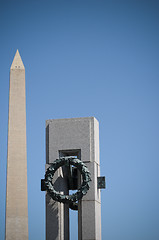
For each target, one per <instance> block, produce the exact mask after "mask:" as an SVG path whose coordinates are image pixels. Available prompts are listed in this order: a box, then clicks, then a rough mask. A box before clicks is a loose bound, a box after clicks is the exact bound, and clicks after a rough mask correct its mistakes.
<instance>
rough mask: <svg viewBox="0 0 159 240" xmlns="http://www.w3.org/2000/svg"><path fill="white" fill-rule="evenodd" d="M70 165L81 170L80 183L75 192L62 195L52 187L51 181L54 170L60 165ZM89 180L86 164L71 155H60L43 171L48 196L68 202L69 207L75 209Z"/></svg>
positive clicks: (87, 188) (86, 188) (85, 191)
mask: <svg viewBox="0 0 159 240" xmlns="http://www.w3.org/2000/svg"><path fill="white" fill-rule="evenodd" d="M64 165H66V166H70V165H73V166H75V167H77V169H78V170H79V171H80V172H81V175H82V184H81V186H80V187H79V188H78V189H77V192H76V193H73V194H72V195H63V194H61V193H60V192H58V191H56V190H55V189H54V184H53V183H52V180H53V176H54V174H55V172H56V170H57V169H58V168H59V167H62V166H64ZM90 181H91V174H90V172H89V170H88V168H87V166H86V165H85V164H84V163H83V162H82V161H81V160H79V159H77V158H72V157H62V158H60V159H56V160H55V161H54V162H53V163H51V165H50V166H49V168H48V169H47V170H46V173H45V186H46V190H47V192H48V194H49V195H50V197H51V198H52V199H53V200H55V201H58V202H62V203H68V204H69V207H70V208H71V209H74V210H77V208H78V203H77V201H78V200H80V199H82V197H83V196H84V195H86V193H87V191H88V190H89V188H90V185H89V182H90Z"/></svg>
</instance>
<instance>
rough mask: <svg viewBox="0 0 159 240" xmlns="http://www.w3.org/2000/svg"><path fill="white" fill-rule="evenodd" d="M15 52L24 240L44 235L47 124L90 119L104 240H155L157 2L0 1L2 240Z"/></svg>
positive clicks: (158, 218) (158, 232) (158, 198)
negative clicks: (23, 115) (23, 100)
mask: <svg viewBox="0 0 159 240" xmlns="http://www.w3.org/2000/svg"><path fill="white" fill-rule="evenodd" d="M17 48H18V49H19V52H20V54H21V57H22V60H23V62H24V65H25V68H26V97H27V157H28V203H29V240H44V236H45V226H44V217H45V212H44V211H45V207H44V192H41V191H40V179H41V178H43V176H44V171H45V120H46V119H52V118H70V117H88V116H95V117H96V118H97V119H98V120H99V123H100V156H101V175H104V176H106V181H107V189H106V190H103V191H102V237H103V240H105V239H106V240H158V239H159V191H158V190H159V186H158V183H159V1H153V0H150V1H146V0H145V1H141V0H138V1H136V0H129V1H122V0H121V1H120V0H116V1H114V0H112V1H107V0H105V1H100V0H99V1H97V0H96V1H94V0H81V1H79V0H76V1H75V0H74V1H73V0H72V1H69V0H68V1H67V0H65V1H59V0H56V1H55V0H46V1H44V0H43V1H41V0H38V1H35V0H32V1H17V0H15V1H11V0H8V1H2V0H1V1H0V112H1V114H0V186H1V187H0V189H1V190H0V239H2V240H4V232H5V188H6V163H7V124H8V97H9V69H10V66H11V63H12V61H13V57H14V54H15V52H16V50H17ZM74 222H76V221H74ZM74 224H75V223H74ZM73 226H74V225H73ZM73 228H74V229H75V227H73ZM74 235H75V230H72V240H76V237H74Z"/></svg>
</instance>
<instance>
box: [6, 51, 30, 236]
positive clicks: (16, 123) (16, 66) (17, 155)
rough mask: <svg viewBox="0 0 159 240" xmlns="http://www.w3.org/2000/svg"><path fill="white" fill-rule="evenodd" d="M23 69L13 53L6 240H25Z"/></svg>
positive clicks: (26, 224) (25, 176)
mask: <svg viewBox="0 0 159 240" xmlns="http://www.w3.org/2000/svg"><path fill="white" fill-rule="evenodd" d="M25 98H26V97H25V68H24V65H23V62H22V60H21V57H20V54H19V52H18V50H17V52H16V54H15V56H14V60H13V62H12V65H11V68H10V90H9V117H8V156H7V190H6V232H5V239H6V240H28V197H27V154H26V100H25Z"/></svg>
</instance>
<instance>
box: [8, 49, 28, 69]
mask: <svg viewBox="0 0 159 240" xmlns="http://www.w3.org/2000/svg"><path fill="white" fill-rule="evenodd" d="M10 69H25V67H24V64H23V62H22V59H21V56H20V54H19V51H18V49H17V51H16V54H15V56H14V59H13V62H12V65H11V68H10Z"/></svg>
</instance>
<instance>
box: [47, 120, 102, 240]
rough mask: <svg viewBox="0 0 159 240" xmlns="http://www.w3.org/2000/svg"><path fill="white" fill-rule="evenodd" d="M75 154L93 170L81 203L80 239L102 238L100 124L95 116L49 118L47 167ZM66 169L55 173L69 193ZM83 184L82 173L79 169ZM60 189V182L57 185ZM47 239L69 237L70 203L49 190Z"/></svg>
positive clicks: (79, 209)
mask: <svg viewBox="0 0 159 240" xmlns="http://www.w3.org/2000/svg"><path fill="white" fill-rule="evenodd" d="M66 156H74V157H77V158H78V159H80V160H81V161H82V162H84V163H85V165H86V166H87V167H88V170H89V171H90V173H91V179H92V181H91V182H90V189H89V191H88V193H87V194H86V195H85V196H83V198H82V200H80V201H79V203H78V240H101V198H100V189H99V188H98V185H97V178H98V177H99V176H100V161H99V126H98V121H97V120H96V119H95V118H94V117H86V118H71V119H53V120H47V121H46V168H47V167H48V166H49V164H51V163H52V162H53V161H55V160H56V159H58V158H59V157H66ZM66 177H67V173H66V172H65V169H60V168H59V169H58V171H57V172H56V176H54V181H55V184H54V186H55V185H56V184H57V190H58V191H61V192H63V193H64V194H69V189H68V187H67V178H66ZM78 182H79V185H80V182H81V174H79V173H78ZM55 189H56V186H55ZM46 240H69V206H68V205H67V204H63V203H59V202H56V201H54V200H52V199H51V198H50V197H49V195H48V194H46Z"/></svg>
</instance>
